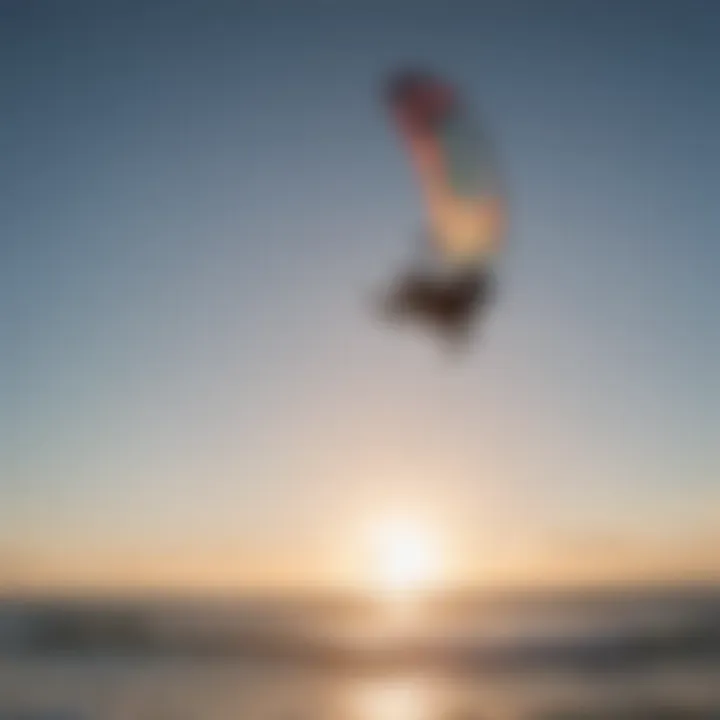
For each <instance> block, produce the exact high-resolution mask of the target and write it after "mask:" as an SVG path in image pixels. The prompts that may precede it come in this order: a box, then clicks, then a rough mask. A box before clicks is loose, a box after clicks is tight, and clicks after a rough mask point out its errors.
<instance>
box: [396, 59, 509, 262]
mask: <svg viewBox="0 0 720 720" xmlns="http://www.w3.org/2000/svg"><path fill="white" fill-rule="evenodd" d="M385 100H386V103H387V104H388V106H389V109H390V111H391V114H392V117H393V120H394V122H395V125H396V126H397V129H398V131H399V133H400V135H401V137H402V138H403V140H404V142H405V145H406V146H407V148H408V151H409V156H410V159H411V161H412V163H413V165H414V168H415V173H416V176H417V179H418V181H419V184H420V187H421V189H422V193H423V197H424V203H425V210H426V217H427V221H428V225H429V230H430V235H431V237H432V239H433V241H434V245H435V249H436V250H438V251H439V252H440V254H441V255H442V256H443V259H444V260H447V261H448V262H450V263H451V264H457V263H461V264H465V263H475V262H478V261H484V260H485V259H487V257H488V256H490V255H492V254H494V253H495V252H496V251H497V250H498V248H499V245H500V243H501V240H502V238H503V235H504V231H505V225H506V218H505V202H504V198H503V194H502V191H501V188H500V182H499V175H498V171H497V165H496V162H495V158H494V156H493V153H492V148H491V145H490V142H489V141H488V139H487V137H486V136H485V134H484V133H483V132H482V130H481V128H480V126H479V124H478V123H477V122H476V120H475V119H474V118H473V117H472V114H471V112H470V111H469V110H468V108H467V106H466V105H465V103H464V102H463V100H462V98H461V96H460V93H459V92H458V91H457V90H456V89H455V88H454V87H453V86H452V85H450V84H449V83H447V82H445V81H444V80H441V79H439V78H438V77H436V76H435V75H433V74H431V73H427V72H424V71H419V70H407V71H402V72H399V73H395V74H393V75H392V76H391V77H390V78H389V79H388V81H387V84H386V86H385Z"/></svg>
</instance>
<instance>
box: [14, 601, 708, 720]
mask: <svg viewBox="0 0 720 720" xmlns="http://www.w3.org/2000/svg"><path fill="white" fill-rule="evenodd" d="M11 718H12V720H51V719H52V720H60V719H62V720H81V719H87V720H90V719H93V720H95V719H103V720H111V719H112V720H224V719H230V718H233V719H237V720H239V719H242V720H482V719H486V718H487V719H488V720H496V719H497V720H500V719H503V720H510V719H512V720H515V719H517V720H519V719H521V718H522V719H525V718H527V719H528V720H530V719H533V718H538V719H540V718H542V719H547V720H550V718H567V720H570V718H587V719H589V718H598V719H599V718H603V719H607V720H610V719H613V720H615V719H619V718H635V719H638V718H647V719H648V720H662V719H663V718H704V719H710V718H714V719H716V720H717V719H720V591H717V590H714V589H702V590H698V589H693V590H677V589H674V590H658V589H655V590H651V591H642V592H633V593H630V592H628V591H625V592H620V591H613V592H609V591H606V592H585V593H571V594H560V593H546V594H540V593H535V594H528V593H525V594H507V595H502V596H495V597H492V598H488V597H477V596H474V595H472V596H469V595H467V596H462V597H454V598H443V599H435V600H433V601H432V602H430V601H426V602H425V603H423V604H420V603H407V604H403V603H399V604H395V605H383V604H382V603H377V602H375V603H373V602H371V601H358V600H352V599H347V598H344V599H338V598H332V599H330V598H319V597H305V598H298V597H293V598H290V597H282V596H281V597H274V598H233V599H223V600H220V599H208V598H204V599H197V598H196V599H187V598H186V599H183V600H181V599H177V598H173V599H159V598H154V599H147V598H145V599H134V600H120V599H108V598H105V599H102V600H100V599H89V598H84V599H83V598H74V599H65V600H62V601H61V600H52V601H51V600H47V599H46V600H37V599H33V600H31V599H20V598H12V599H11V598H7V599H6V600H4V601H3V602H2V603H0V720H10V719H11Z"/></svg>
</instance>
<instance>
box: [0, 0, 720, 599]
mask: <svg viewBox="0 0 720 720" xmlns="http://www.w3.org/2000/svg"><path fill="white" fill-rule="evenodd" d="M719 27H720V4H718V3H717V2H715V1H714V0H706V1H704V2H701V1H699V0H676V1H675V2H661V1H660V0H647V1H646V2H640V1H630V2H626V1H625V0H622V1H621V0H611V1H609V2H602V3H600V2H590V1H589V0H567V1H565V2H556V1H555V0H542V1H541V2H536V1H535V0H533V1H530V0H528V1H526V2H521V1H520V0H513V1H512V2H501V1H500V0H497V1H496V2H476V3H470V2H467V3H464V2H447V0H446V1H445V2H427V3H423V2H410V1H409V0H407V1H404V0H397V2H383V3H380V2H378V3H374V2H347V3H345V2H343V3H331V2H329V1H328V2H321V1H319V0H318V1H310V0H307V1H304V2H290V0H279V1H278V2H267V3H265V2H263V3H260V2H258V3H255V4H253V3H251V2H229V1H228V2H222V1H219V0H214V1H212V2H200V0H197V1H194V2H187V1H186V0H182V1H180V0H165V1H164V2H157V1H145V2H112V1H105V2H101V3H98V2H95V1H94V0H93V1H90V0H88V1H87V2H79V1H77V0H65V1H64V2H62V3H60V2H51V1H49V0H45V1H41V0H23V1H22V2H21V1H20V0H13V1H9V0H0V91H1V93H2V98H3V113H2V122H1V123H0V151H1V153H2V165H0V189H1V192H0V348H2V353H1V354H0V583H4V584H5V585H12V584H18V583H19V584H22V583H25V582H27V583H33V582H37V583H44V584H53V583H75V582H83V583H86V584H93V583H102V582H106V581H108V579H110V578H115V579H116V580H118V581H119V582H121V583H122V582H131V581H135V582H148V581H150V580H155V581H161V582H171V581H177V582H185V583H198V584H202V583H220V584H242V583H249V584H252V583H267V582H276V581H281V580H284V581H287V582H318V583H336V582H342V581H346V580H347V581H349V580H352V576H353V573H357V569H356V568H355V569H353V568H354V566H353V561H352V560H351V558H352V557H353V553H354V552H356V551H355V550H354V549H353V543H357V542H358V540H357V538H358V537H359V533H360V531H359V530H358V528H360V527H361V526H362V525H363V523H365V522H370V521H371V519H372V518H373V517H375V516H379V515H382V514H383V513H385V512H390V511H394V510H392V509H393V508H400V509H401V510H404V511H407V512H408V513H409V514H411V515H417V517H418V518H421V517H422V518H423V520H422V522H424V523H427V526H428V527H429V528H433V529H434V530H435V531H437V532H438V533H439V534H441V535H442V536H443V537H445V538H446V540H447V544H448V546H449V547H450V548H451V549H449V550H448V551H447V552H448V557H449V558H451V559H452V561H453V563H454V568H455V569H454V570H453V572H454V573H455V574H454V576H453V577H454V579H455V580H457V581H461V580H462V581H477V582H480V583H482V582H483V580H486V579H487V578H489V577H495V576H498V577H500V576H502V577H522V578H532V579H538V578H550V577H559V576H564V577H580V576H583V577H584V576H586V575H587V576H596V577H598V578H599V577H605V576H608V575H611V574H618V575H620V574H625V575H627V576H631V577H641V576H644V575H646V574H652V573H660V574H665V575H679V574H688V575H690V574H694V575H698V574H703V573H708V572H715V573H717V574H718V575H720V560H718V559H717V558H715V557H713V555H714V554H715V555H716V554H717V553H713V552H712V543H713V542H716V543H717V542H720V537H719V536H720V532H719V531H718V530H717V528H718V527H720V491H719V489H718V482H717V480H718V471H719V470H720V463H719V462H718V447H720V443H719V442H718V429H719V428H720V381H719V379H718V367H720V322H718V310H720V283H719V282H718V272H719V271H720V241H719V239H718V230H719V229H720V202H718V199H717V193H718V188H720V140H719V137H720V135H719V134H718V128H720V93H719V91H718V88H720V44H719V43H718V42H717V38H718V28H719ZM418 61H419V62H421V63H423V64H425V65H426V66H429V67H432V68H435V69H437V70H438V71H439V72H441V73H445V74H447V75H448V76H450V77H452V78H453V79H455V80H456V81H457V83H458V84H460V85H461V86H462V87H463V88H464V89H465V91H466V92H467V94H468V95H470V96H471V97H472V98H473V100H474V101H475V103H476V104H477V105H478V106H479V108H480V109H481V110H482V111H483V113H484V117H485V120H486V123H487V124H488V125H489V126H490V128H491V129H492V130H493V131H494V133H495V135H496V138H497V142H498V144H499V147H500V151H501V156H502V159H503V161H504V166H505V172H506V175H507V177H508V178H509V184H510V187H511V190H512V206H513V236H512V239H511V245H510V248H509V252H508V254H507V257H506V259H505V262H504V267H503V270H502V278H503V285H502V297H501V302H500V304H499V306H498V307H497V309H496V311H495V313H494V315H493V316H492V318H491V321H490V322H489V323H488V326H487V327H486V332H485V335H484V338H483V342H482V343H481V345H480V346H478V348H477V349H476V351H475V352H473V353H472V355H471V356H470V357H469V358H467V359H466V360H464V361H463V362H461V363H454V362H448V360H447V359H446V358H443V356H442V354H441V353H440V352H439V351H438V348H437V347H435V346H434V345H433V344H432V343H430V342H428V341H427V340H426V339H425V338H423V337H422V336H420V335H417V334H416V335H413V334H397V333H395V332H391V331H389V330H388V329H387V328H381V327H378V326H377V325H376V324H374V323H373V321H372V320H371V319H370V317H369V316H368V314H367V312H366V306H367V298H368V296H369V294H370V293H371V291H372V289H373V288H374V287H376V286H377V285H378V284H379V283H381V282H382V281H383V280H385V279H387V278H388V277H389V276H390V275H391V273H392V272H393V271H394V269H395V268H396V267H397V265H398V263H399V262H400V261H401V260H402V259H403V258H405V257H406V256H407V254H408V252H409V245H408V243H409V239H410V237H411V234H412V233H413V232H414V231H416V230H417V229H418V227H419V226H420V224H421V210H422V209H421V207H420V204H419V197H418V194H417V192H416V187H415V185H414V184H413V181H412V178H411V176H410V172H409V169H408V167H407V164H406V162H405V158H404V157H403V155H402V152H401V150H400V148H399V147H398V143H397V142H396V138H395V137H394V135H393V133H392V131H391V129H390V128H389V126H388V123H387V118H386V117H385V116H384V114H383V112H382V109H381V108H380V107H379V104H378V98H377V89H378V84H379V82H380V81H381V79H382V77H383V74H384V73H385V72H386V71H387V70H388V69H391V68H393V67H395V66H397V65H398V64H404V63H406V62H418ZM716 547H717V545H716Z"/></svg>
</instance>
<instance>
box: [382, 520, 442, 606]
mask: <svg viewBox="0 0 720 720" xmlns="http://www.w3.org/2000/svg"><path fill="white" fill-rule="evenodd" d="M371 542H372V550H373V575H374V578H373V580H374V583H375V585H376V587H377V588H378V590H379V591H381V592H382V593H384V594H389V595H406V594H415V593H418V592H421V591H423V590H426V589H428V588H429V587H430V586H432V585H434V584H436V583H437V582H438V580H439V576H440V571H441V559H440V550H439V547H438V543H437V542H436V541H435V539H434V538H433V537H432V536H431V534H430V533H429V532H427V531H426V530H425V529H424V528H423V527H421V526H420V525H418V524H415V523H413V522H412V521H410V520H408V519H404V518H403V519H400V518H392V519H387V520H385V521H383V522H380V523H378V524H376V525H375V526H374V527H373V528H372V533H371Z"/></svg>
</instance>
